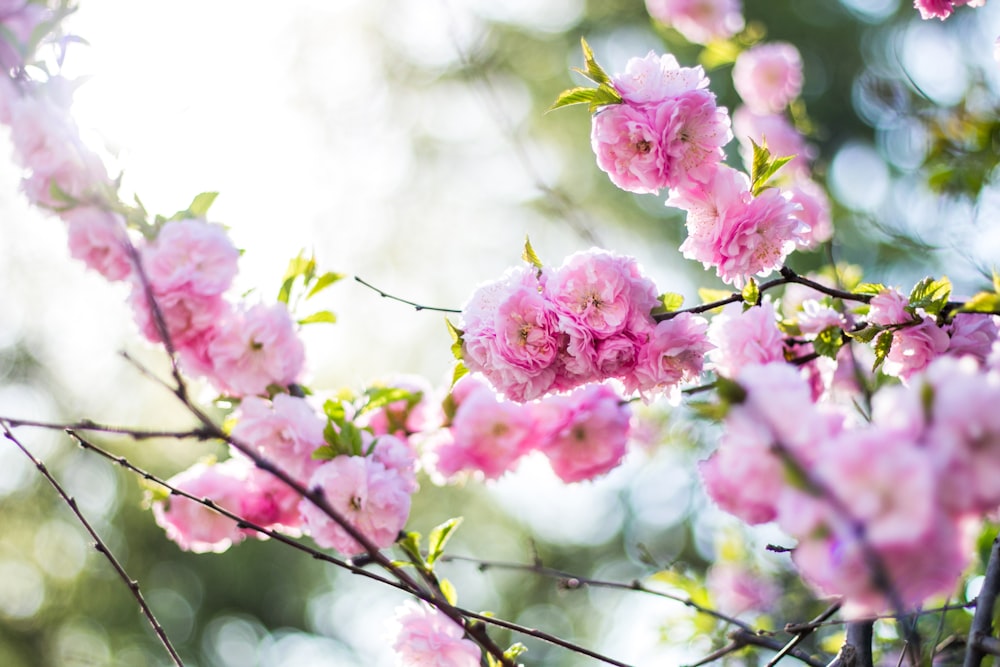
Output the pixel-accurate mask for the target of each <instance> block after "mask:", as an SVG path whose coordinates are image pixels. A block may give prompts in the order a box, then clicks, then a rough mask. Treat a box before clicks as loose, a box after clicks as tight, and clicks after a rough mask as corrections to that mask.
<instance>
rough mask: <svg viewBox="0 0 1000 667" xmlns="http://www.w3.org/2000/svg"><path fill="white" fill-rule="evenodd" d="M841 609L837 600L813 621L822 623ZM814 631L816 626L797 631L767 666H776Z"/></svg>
mask: <svg viewBox="0 0 1000 667" xmlns="http://www.w3.org/2000/svg"><path fill="white" fill-rule="evenodd" d="M839 610H840V602H835V603H833V604H832V605H830V606H829V607H827V608H826V610H825V611H824V612H823V613H822V614H820V615H819V616H817V617H816V618H815V619H813V621H812V623H820V622H822V621H825V620H826V619H828V618H830V617H831V616H833V615H834V614H836V613H837V612H838V611H839ZM785 630H786V631H788V626H786V627H785ZM813 632H815V626H807V627H804V628H802V629H801V631H799V632H797V633H795V636H794V637H792V638H791V639H790V640H788V643H787V644H785V645H784V646H782V647H781V649H780V650H779V651H778V653H777V654H776V655H775V656H774V657H773V658H771V660H770V661H769V662H768V663H767V667H774V666H775V665H777V664H778V662H779V661H780V660H781V659H782V658H784V657H785V656H786V655H791V652H792V651H793V650H794V649H795V648H797V647H798V645H799V644H801V643H802V641H803V640H804V639H805V638H806V637H808V636H809V635H811V634H812V633H813Z"/></svg>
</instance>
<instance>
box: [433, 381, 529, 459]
mask: <svg viewBox="0 0 1000 667" xmlns="http://www.w3.org/2000/svg"><path fill="white" fill-rule="evenodd" d="M536 438H537V434H536V429H535V420H534V417H533V416H532V414H531V411H530V408H529V406H525V405H521V404H518V403H512V402H509V401H500V400H498V399H497V397H496V396H495V395H494V394H493V392H492V391H491V390H490V389H489V388H488V387H486V386H485V385H480V386H478V387H476V388H474V391H472V392H471V393H470V394H469V395H468V396H466V397H465V398H464V399H463V400H462V402H461V403H460V404H459V406H458V409H457V411H456V412H455V418H454V420H453V421H452V424H451V437H450V440H446V441H444V442H442V443H439V444H438V445H437V446H436V447H435V448H434V454H435V456H436V459H437V461H436V463H435V466H434V467H435V468H436V470H437V472H439V473H440V474H442V475H444V476H445V477H450V476H452V475H454V474H456V473H458V472H459V471H462V470H470V471H479V472H481V473H482V474H483V475H484V476H485V477H486V478H487V479H496V478H497V477H500V476H501V475H503V474H504V473H505V472H507V471H508V470H512V469H513V468H514V467H515V465H516V464H517V462H518V460H519V459H520V458H521V456H523V455H524V454H526V453H527V452H528V451H529V450H531V449H532V448H533V447H534V446H535V440H536Z"/></svg>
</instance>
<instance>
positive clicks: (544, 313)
mask: <svg viewBox="0 0 1000 667" xmlns="http://www.w3.org/2000/svg"><path fill="white" fill-rule="evenodd" d="M555 319H556V318H555V313H554V312H553V310H552V307H551V305H550V304H549V303H548V302H547V301H546V300H545V298H544V297H543V296H542V295H541V294H539V293H538V292H537V291H534V290H530V289H528V288H526V287H522V288H521V289H518V290H517V291H515V292H513V293H511V294H510V295H509V296H508V297H507V298H506V299H504V301H503V302H502V303H501V304H500V307H499V308H497V313H496V320H495V326H496V332H497V353H498V354H499V355H500V358H501V359H502V360H503V361H504V362H506V363H508V364H510V365H511V366H514V367H516V368H519V369H522V370H524V371H526V372H529V373H537V372H539V371H542V370H544V369H546V368H548V367H549V366H550V365H551V364H552V362H553V361H554V360H555V358H556V352H557V351H558V340H557V338H556V335H557V334H556V329H555Z"/></svg>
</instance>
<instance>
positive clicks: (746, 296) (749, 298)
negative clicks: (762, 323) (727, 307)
mask: <svg viewBox="0 0 1000 667" xmlns="http://www.w3.org/2000/svg"><path fill="white" fill-rule="evenodd" d="M740 294H741V295H742V296H743V303H747V304H750V305H752V306H756V305H757V304H758V303H759V302H760V288H758V287H757V281H756V280H754V279H753V278H751V279H750V281H749V282H748V283H747V284H746V287H744V288H743V291H742V292H741V293H740Z"/></svg>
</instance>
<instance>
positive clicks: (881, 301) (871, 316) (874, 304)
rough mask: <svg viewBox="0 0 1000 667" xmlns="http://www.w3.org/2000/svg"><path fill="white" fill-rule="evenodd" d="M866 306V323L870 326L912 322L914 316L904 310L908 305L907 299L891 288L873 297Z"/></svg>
mask: <svg viewBox="0 0 1000 667" xmlns="http://www.w3.org/2000/svg"><path fill="white" fill-rule="evenodd" d="M868 305H869V310H868V321H869V322H871V323H872V324H877V325H879V326H883V327H885V326H891V325H893V324H904V323H906V322H912V321H913V320H914V316H913V315H911V314H910V313H909V312H908V311H907V310H906V307H907V306H908V305H910V301H909V299H907V298H906V297H905V296H903V294H902V293H901V292H900V291H899V290H897V289H894V288H891V287H890V288H887V289H884V290H882V291H881V292H879V293H878V294H876V295H875V296H873V297H872V300H871V301H870V302H869V304H868Z"/></svg>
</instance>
